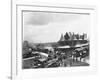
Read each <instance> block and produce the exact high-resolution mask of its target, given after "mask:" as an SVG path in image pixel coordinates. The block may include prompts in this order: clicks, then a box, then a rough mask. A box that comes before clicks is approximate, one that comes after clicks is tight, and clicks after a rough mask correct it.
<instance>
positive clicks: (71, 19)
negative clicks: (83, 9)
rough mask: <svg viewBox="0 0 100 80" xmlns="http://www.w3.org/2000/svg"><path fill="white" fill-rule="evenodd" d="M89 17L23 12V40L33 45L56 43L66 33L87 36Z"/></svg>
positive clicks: (84, 15) (83, 15)
mask: <svg viewBox="0 0 100 80" xmlns="http://www.w3.org/2000/svg"><path fill="white" fill-rule="evenodd" d="M89 28H90V15H86V14H69V13H66V14H63V13H47V12H23V29H24V30H23V31H24V32H23V35H24V40H28V41H29V42H33V43H38V42H39V43H40V42H41V43H44V42H56V41H58V40H59V39H60V36H61V34H65V33H66V32H75V33H79V34H82V33H86V34H88V35H89Z"/></svg>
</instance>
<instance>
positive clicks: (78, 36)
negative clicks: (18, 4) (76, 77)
mask: <svg viewBox="0 0 100 80" xmlns="http://www.w3.org/2000/svg"><path fill="white" fill-rule="evenodd" d="M22 16H23V34H22V35H23V40H22V69H38V68H58V67H66V68H67V67H81V66H89V65H90V63H89V59H90V56H89V55H90V49H89V46H90V44H89V43H90V40H89V39H90V32H89V28H90V15H89V14H88V13H73V12H72V13H69V12H64V13H63V12H49V11H23V15H22Z"/></svg>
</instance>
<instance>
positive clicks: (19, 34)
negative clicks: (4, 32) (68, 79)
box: [11, 2, 97, 80]
mask: <svg viewBox="0 0 100 80" xmlns="http://www.w3.org/2000/svg"><path fill="white" fill-rule="evenodd" d="M31 11H33V12H49V13H51V14H52V13H61V14H63V13H65V14H66V13H68V14H78V15H81V14H85V15H89V16H90V17H89V20H90V23H89V25H90V27H89V31H90V65H89V66H86V67H83V66H82V67H63V68H46V69H25V70H24V69H23V68H22V65H23V62H22V46H23V45H22V43H23V39H24V37H23V36H24V35H23V34H24V33H23V32H24V28H23V26H24V23H23V20H24V19H23V17H24V16H23V13H24V12H31ZM11 19H12V34H11V35H12V53H11V79H12V80H15V79H16V80H19V79H21V80H27V79H34V78H47V77H55V76H70V75H86V74H92V73H95V72H96V71H97V64H96V55H97V53H96V47H95V46H96V36H95V35H94V34H96V28H95V26H96V8H95V7H93V6H81V5H61V4H46V3H45V4H43V3H38V4H37V3H25V2H13V3H12V17H11ZM80 73H81V74H80Z"/></svg>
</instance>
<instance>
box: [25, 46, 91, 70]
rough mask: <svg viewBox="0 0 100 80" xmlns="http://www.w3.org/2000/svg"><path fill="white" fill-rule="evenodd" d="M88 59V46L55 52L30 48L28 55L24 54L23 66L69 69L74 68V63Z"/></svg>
mask: <svg viewBox="0 0 100 80" xmlns="http://www.w3.org/2000/svg"><path fill="white" fill-rule="evenodd" d="M86 57H89V47H88V46H86V47H80V48H64V49H60V48H56V49H53V50H47V49H33V48H28V49H27V53H26V54H23V64H24V65H23V66H24V68H49V67H67V66H72V65H73V62H74V61H77V62H78V61H80V62H82V60H83V61H85V59H86ZM30 61H31V62H30ZM26 63H28V64H26ZM28 65H29V66H28Z"/></svg>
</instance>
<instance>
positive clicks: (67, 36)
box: [64, 32, 70, 40]
mask: <svg viewBox="0 0 100 80" xmlns="http://www.w3.org/2000/svg"><path fill="white" fill-rule="evenodd" d="M64 38H65V40H69V39H70V36H69V34H68V33H67V32H66V34H65V35H64Z"/></svg>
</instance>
